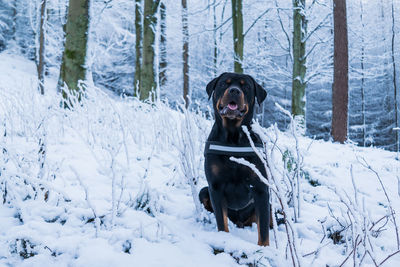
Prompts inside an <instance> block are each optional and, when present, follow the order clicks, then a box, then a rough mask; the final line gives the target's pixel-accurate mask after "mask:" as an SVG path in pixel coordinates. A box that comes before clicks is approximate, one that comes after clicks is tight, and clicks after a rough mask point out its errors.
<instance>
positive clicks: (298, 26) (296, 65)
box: [292, 0, 307, 126]
mask: <svg viewBox="0 0 400 267" xmlns="http://www.w3.org/2000/svg"><path fill="white" fill-rule="evenodd" d="M305 5H306V1H305V0H293V74H292V75H293V76H292V114H293V117H294V118H295V119H296V120H298V122H299V123H300V124H301V125H303V126H305V115H306V112H305V90H306V81H305V76H306V35H307V20H306V15H305Z"/></svg>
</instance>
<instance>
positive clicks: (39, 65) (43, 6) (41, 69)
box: [36, 0, 46, 95]
mask: <svg viewBox="0 0 400 267" xmlns="http://www.w3.org/2000/svg"><path fill="white" fill-rule="evenodd" d="M45 19H46V0H42V3H41V4H40V24H39V55H38V60H37V61H36V69H37V75H38V83H39V86H38V89H39V92H40V93H41V94H42V95H44V69H45V64H44V53H45V51H44V48H45V43H44V41H45V40H44V32H45V29H44V25H45Z"/></svg>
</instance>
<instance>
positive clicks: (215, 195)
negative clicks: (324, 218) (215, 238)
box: [209, 186, 229, 232]
mask: <svg viewBox="0 0 400 267" xmlns="http://www.w3.org/2000/svg"><path fill="white" fill-rule="evenodd" d="M209 190H210V198H211V204H212V207H213V209H214V215H215V219H216V221H217V227H218V231H225V232H229V228H228V208H227V205H226V201H225V198H224V196H223V192H222V189H220V188H218V189H215V188H213V187H212V186H210V187H209Z"/></svg>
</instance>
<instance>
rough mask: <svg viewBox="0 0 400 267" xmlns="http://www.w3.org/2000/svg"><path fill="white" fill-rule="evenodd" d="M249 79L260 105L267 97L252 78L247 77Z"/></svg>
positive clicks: (265, 92)
mask: <svg viewBox="0 0 400 267" xmlns="http://www.w3.org/2000/svg"><path fill="white" fill-rule="evenodd" d="M249 77H250V78H251V79H252V80H253V84H254V89H255V91H256V97H257V103H258V104H259V105H261V103H262V102H263V101H264V99H265V98H266V97H267V91H265V89H264V88H262V86H261V85H259V84H258V83H257V82H256V80H254V78H253V77H251V76H250V75H249Z"/></svg>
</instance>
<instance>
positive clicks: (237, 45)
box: [232, 0, 244, 73]
mask: <svg viewBox="0 0 400 267" xmlns="http://www.w3.org/2000/svg"><path fill="white" fill-rule="evenodd" d="M232 27H233V51H234V71H235V72H237V73H243V65H242V63H243V46H244V36H243V13H242V0H232Z"/></svg>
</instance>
